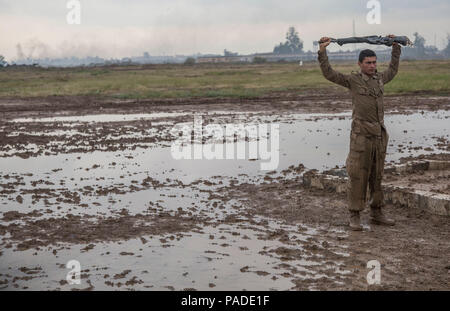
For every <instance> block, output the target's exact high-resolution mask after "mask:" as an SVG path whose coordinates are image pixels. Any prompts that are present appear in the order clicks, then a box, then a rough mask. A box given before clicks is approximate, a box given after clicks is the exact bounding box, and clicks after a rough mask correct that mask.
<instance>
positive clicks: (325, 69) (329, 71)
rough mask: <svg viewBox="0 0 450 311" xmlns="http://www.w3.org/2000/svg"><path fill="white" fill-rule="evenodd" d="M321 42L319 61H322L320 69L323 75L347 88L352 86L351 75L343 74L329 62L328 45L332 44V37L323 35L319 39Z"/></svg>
mask: <svg viewBox="0 0 450 311" xmlns="http://www.w3.org/2000/svg"><path fill="white" fill-rule="evenodd" d="M319 42H321V43H320V49H319V52H318V54H319V63H320V69H321V70H322V74H323V76H324V77H325V78H326V79H327V80H329V81H331V82H334V83H337V84H339V85H342V86H344V87H346V88H350V75H345V74H342V73H340V72H338V71H336V70H334V69H333V68H331V65H330V63H329V62H328V56H327V50H326V48H327V46H328V45H329V44H330V42H331V39H330V38H328V37H322V38H321V39H320V40H319Z"/></svg>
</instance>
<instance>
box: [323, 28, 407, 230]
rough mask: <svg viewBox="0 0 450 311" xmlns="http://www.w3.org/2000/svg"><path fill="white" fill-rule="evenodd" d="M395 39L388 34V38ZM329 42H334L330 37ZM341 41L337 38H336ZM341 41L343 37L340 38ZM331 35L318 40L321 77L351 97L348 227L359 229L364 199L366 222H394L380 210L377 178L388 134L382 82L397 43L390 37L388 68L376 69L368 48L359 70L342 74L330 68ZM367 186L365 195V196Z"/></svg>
mask: <svg viewBox="0 0 450 311" xmlns="http://www.w3.org/2000/svg"><path fill="white" fill-rule="evenodd" d="M391 38H395V36H394V35H389V36H387V37H386V38H384V39H387V40H388V41H389V40H391ZM333 40H334V41H333V42H338V41H335V39H333ZM338 40H341V39H338ZM344 40H345V39H344ZM331 41H332V40H331V38H328V37H323V38H321V39H320V41H319V43H320V50H319V52H318V54H319V62H320V68H321V70H322V73H323V75H324V76H325V78H326V79H327V80H329V81H331V82H334V83H337V84H339V85H341V86H344V87H346V88H348V89H349V90H350V93H351V96H352V106H353V112H352V125H351V132H350V151H349V154H348V157H347V160H346V168H347V173H348V177H349V182H348V189H347V195H348V208H349V211H350V228H351V229H352V230H355V231H361V230H362V226H361V222H360V215H359V213H360V211H362V210H363V209H364V208H365V204H366V199H368V204H369V206H370V221H371V223H372V224H377V225H388V226H392V225H394V221H393V220H391V219H388V218H387V217H386V216H385V215H384V214H383V212H382V207H383V206H384V199H383V191H382V189H381V179H382V176H383V169H384V160H385V157H386V148H387V144H388V139H389V135H388V133H387V131H386V127H385V125H384V120H383V118H384V107H383V106H384V105H383V93H384V85H385V84H386V83H388V82H389V81H391V80H392V79H393V78H394V76H395V75H396V74H397V71H398V65H399V60H400V54H401V47H400V45H399V44H398V43H397V42H395V41H394V40H393V39H392V42H390V45H392V57H391V62H390V64H389V68H388V69H387V70H385V71H384V72H381V73H380V72H378V71H377V56H376V54H375V52H374V51H372V50H368V49H367V50H363V51H361V52H360V54H359V61H358V65H359V67H360V69H361V70H360V71H359V72H352V73H351V74H342V73H340V72H337V71H335V70H333V69H332V68H331V66H330V63H329V62H328V56H327V52H326V47H327V46H328V45H329V44H330V42H331ZM367 187H369V197H368V198H366V194H367Z"/></svg>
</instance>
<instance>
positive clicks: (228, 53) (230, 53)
mask: <svg viewBox="0 0 450 311" xmlns="http://www.w3.org/2000/svg"><path fill="white" fill-rule="evenodd" d="M223 55H224V56H238V53H233V52H231V51H228V50H227V49H225V50H223Z"/></svg>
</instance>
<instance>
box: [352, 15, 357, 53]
mask: <svg viewBox="0 0 450 311" xmlns="http://www.w3.org/2000/svg"><path fill="white" fill-rule="evenodd" d="M353 37H356V30H355V19H353ZM353 50H354V51H356V43H354V44H353Z"/></svg>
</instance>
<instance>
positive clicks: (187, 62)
mask: <svg viewBox="0 0 450 311" xmlns="http://www.w3.org/2000/svg"><path fill="white" fill-rule="evenodd" d="M184 64H185V65H188V66H192V65H194V64H195V58H193V57H188V58H186V60H185V61H184Z"/></svg>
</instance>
